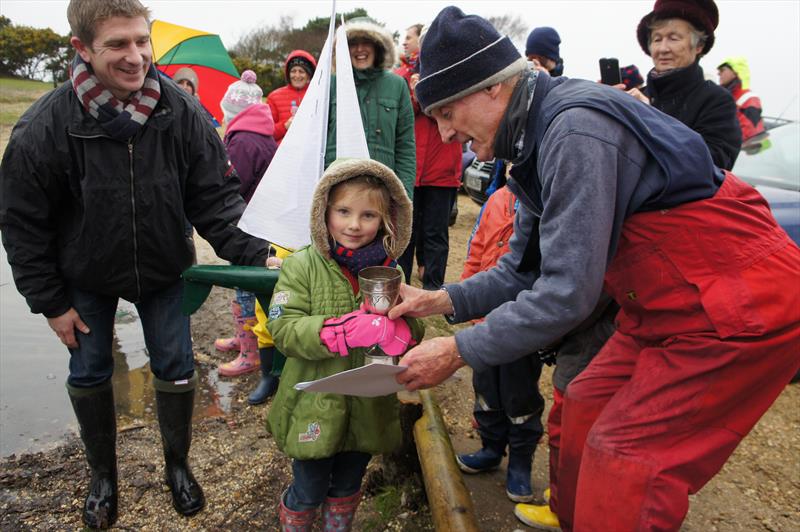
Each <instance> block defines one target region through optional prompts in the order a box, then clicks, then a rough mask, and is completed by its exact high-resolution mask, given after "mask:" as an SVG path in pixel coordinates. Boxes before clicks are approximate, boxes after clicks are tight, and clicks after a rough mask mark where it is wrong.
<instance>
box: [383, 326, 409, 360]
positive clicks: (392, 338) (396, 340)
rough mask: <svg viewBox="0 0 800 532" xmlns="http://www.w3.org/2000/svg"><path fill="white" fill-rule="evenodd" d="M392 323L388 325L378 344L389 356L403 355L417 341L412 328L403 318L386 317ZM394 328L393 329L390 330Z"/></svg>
mask: <svg viewBox="0 0 800 532" xmlns="http://www.w3.org/2000/svg"><path fill="white" fill-rule="evenodd" d="M386 321H388V322H389V323H390V324H391V327H387V333H386V335H385V336H384V337H383V340H381V341H380V342H379V343H378V345H379V346H380V348H381V349H382V350H383V352H384V353H386V354H387V355H389V356H392V357H395V356H399V355H402V354H403V353H405V352H406V351H408V348H409V347H412V346H414V345H416V343H417V342H416V341H415V340H414V339H413V338H412V337H411V328H410V327H409V326H408V323H406V320H404V319H403V318H397V319H394V320H390V319H388V318H386ZM389 329H393V330H389Z"/></svg>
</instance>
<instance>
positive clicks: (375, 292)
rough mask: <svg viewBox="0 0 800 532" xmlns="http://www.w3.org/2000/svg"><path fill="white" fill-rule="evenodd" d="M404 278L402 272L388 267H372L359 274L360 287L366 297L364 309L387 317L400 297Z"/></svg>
mask: <svg viewBox="0 0 800 532" xmlns="http://www.w3.org/2000/svg"><path fill="white" fill-rule="evenodd" d="M402 282H403V276H402V274H401V273H400V270H398V269H396V268H390V267H388V266H370V267H369V268H364V269H363V270H361V271H360V272H359V273H358V286H359V288H361V295H362V296H363V297H364V309H365V310H366V311H367V312H371V313H373V314H383V315H386V314H388V313H389V309H391V308H392V307H393V306H394V305H395V304H396V303H397V298H398V296H399V295H400V285H401V284H402Z"/></svg>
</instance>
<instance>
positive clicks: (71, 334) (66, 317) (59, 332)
mask: <svg viewBox="0 0 800 532" xmlns="http://www.w3.org/2000/svg"><path fill="white" fill-rule="evenodd" d="M47 324H48V325H49V326H50V328H51V329H53V331H54V332H55V333H56V336H58V339H59V340H61V343H62V344H64V345H65V346H67V347H69V348H72V349H74V348H76V347H78V340H77V339H76V338H75V329H78V330H79V331H80V332H82V333H83V334H89V332H90V331H89V327H88V326H87V325H86V324H85V323H83V320H82V319H81V317H80V316H78V311H77V310H75V309H74V308H70V309H69V310H68V311H66V312H65V313H64V314H62V315H61V316H57V317H55V318H47Z"/></svg>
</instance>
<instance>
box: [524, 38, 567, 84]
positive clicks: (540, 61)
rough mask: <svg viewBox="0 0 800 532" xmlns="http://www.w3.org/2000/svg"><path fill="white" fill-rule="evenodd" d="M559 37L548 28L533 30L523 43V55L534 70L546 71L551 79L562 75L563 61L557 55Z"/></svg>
mask: <svg viewBox="0 0 800 532" xmlns="http://www.w3.org/2000/svg"><path fill="white" fill-rule="evenodd" d="M560 45H561V37H559V35H558V32H557V31H556V30H554V29H553V28H550V27H548V26H542V27H540V28H533V30H532V31H531V32H530V34H529V35H528V40H527V41H526V42H525V55H526V56H527V58H528V61H530V62H531V63H532V64H533V66H534V67H535V68H541V69H544V70H546V71H547V73H548V74H550V75H551V76H553V77H556V76H560V75H561V74H563V73H564V60H563V59H561V55H560V54H559V51H558V50H559V46H560Z"/></svg>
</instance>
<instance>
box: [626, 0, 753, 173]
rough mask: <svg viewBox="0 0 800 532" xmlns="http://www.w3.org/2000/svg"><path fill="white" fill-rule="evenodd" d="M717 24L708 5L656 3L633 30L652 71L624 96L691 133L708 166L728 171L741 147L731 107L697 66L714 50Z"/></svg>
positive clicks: (681, 0) (697, 0) (686, 0)
mask: <svg viewBox="0 0 800 532" xmlns="http://www.w3.org/2000/svg"><path fill="white" fill-rule="evenodd" d="M718 23H719V11H718V10H717V6H716V4H715V3H714V0H656V3H655V5H654V7H653V11H651V12H650V13H648V14H647V15H645V16H644V17H643V18H642V20H641V22H639V27H638V28H637V30H636V35H637V37H638V39H639V45H640V46H641V47H642V50H644V53H646V54H647V55H649V56H650V57H652V58H653V69H652V70H650V72H649V73H648V74H647V85H646V86H645V87H644V89H642V90H640V89H631V90H629V91H628V94H630V95H632V96H634V97H635V98H636V99H638V100H639V101H641V102H643V103H646V104H648V105H652V106H653V107H655V108H656V109H658V110H659V111H662V112H664V113H667V114H668V115H670V116H673V117H675V118H677V119H678V120H680V121H681V122H683V123H684V124H686V125H687V126H689V127H690V128H691V129H693V130H695V131H697V132H698V133H699V134H700V136H702V137H703V140H704V141H705V143H706V145H707V146H708V149H709V151H710V152H711V158H712V160H713V161H714V164H715V165H717V166H718V167H719V168H722V169H724V170H730V169H731V168H733V163H735V162H736V157H737V156H738V155H739V149H740V147H741V145H742V131H741V128H740V127H739V120H738V118H737V116H736V103H735V102H734V100H733V98H732V97H731V95H730V93H729V92H728V91H727V90H725V89H723V88H722V87H720V86H719V85H717V84H716V83H714V82H713V81H708V80H706V79H705V75H704V74H703V69H702V68H701V67H700V59H701V58H702V57H703V56H704V55H706V54H707V53H708V52H709V51H710V50H711V47H712V46H714V30H715V29H716V28H717V24H718ZM619 88H624V87H623V86H621V85H620V86H619Z"/></svg>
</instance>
